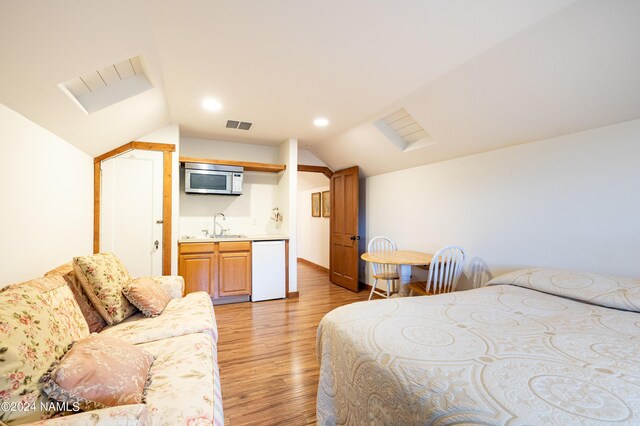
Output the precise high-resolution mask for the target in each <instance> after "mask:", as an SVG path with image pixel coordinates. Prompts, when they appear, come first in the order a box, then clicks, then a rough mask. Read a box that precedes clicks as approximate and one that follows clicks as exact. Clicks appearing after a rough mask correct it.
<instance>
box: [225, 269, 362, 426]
mask: <svg viewBox="0 0 640 426" xmlns="http://www.w3.org/2000/svg"><path fill="white" fill-rule="evenodd" d="M298 290H299V292H300V298H299V299H297V300H296V299H293V300H291V299H289V300H273V301H265V302H258V303H239V304H234V305H222V306H216V307H215V313H216V320H217V322H218V331H219V338H218V363H219V365H220V375H221V385H222V401H223V407H224V415H225V424H227V425H232V426H235V425H248V424H250V425H275V424H286V425H306V424H315V420H316V392H317V386H318V373H319V369H318V363H317V361H316V352H315V349H316V348H315V342H316V329H317V327H318V323H319V322H320V319H322V317H323V316H324V314H326V313H327V312H329V311H331V310H332V309H334V308H337V307H338V306H342V305H346V304H348V303H352V302H357V301H361V300H367V297H368V294H367V292H366V291H361V292H359V293H353V292H351V291H349V290H346V289H343V288H341V287H338V286H336V285H334V284H331V283H330V282H329V278H328V274H327V273H326V272H321V271H319V270H317V269H315V268H312V267H310V266H307V265H304V264H301V263H298Z"/></svg>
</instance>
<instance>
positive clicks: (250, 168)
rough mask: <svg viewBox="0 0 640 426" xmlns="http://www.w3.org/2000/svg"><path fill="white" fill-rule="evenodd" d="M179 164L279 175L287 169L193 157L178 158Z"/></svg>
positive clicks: (262, 164) (266, 164)
mask: <svg viewBox="0 0 640 426" xmlns="http://www.w3.org/2000/svg"><path fill="white" fill-rule="evenodd" d="M180 162H181V163H203V164H224V165H226V166H239V167H244V171H245V172H267V173H280V172H282V171H284V170H285V169H286V168H287V166H286V165H285V164H269V163H254V162H251V161H233V160H213V159H211V158H195V157H180Z"/></svg>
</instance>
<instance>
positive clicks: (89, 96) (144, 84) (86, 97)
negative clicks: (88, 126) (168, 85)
mask: <svg viewBox="0 0 640 426" xmlns="http://www.w3.org/2000/svg"><path fill="white" fill-rule="evenodd" d="M58 87H60V89H61V90H62V91H63V92H64V93H65V94H66V95H67V96H69V98H71V100H72V101H74V103H75V104H76V105H78V106H79V107H80V108H81V109H82V110H83V111H84V112H85V113H87V114H91V113H93V112H96V111H99V110H101V109H103V108H106V107H108V106H110V105H113V104H115V103H118V102H120V101H123V100H125V99H128V98H130V97H132V96H135V95H137V94H140V93H142V92H145V91H147V90H149V89H151V88H153V86H152V85H151V82H150V81H149V78H148V77H147V73H146V72H145V68H144V66H143V60H142V57H141V56H135V57H133V58H129V59H126V60H124V61H121V62H118V63H116V64H111V65H108V66H106V67H104V68H101V69H98V70H95V71H91V72H88V73H86V74H82V75H79V76H78V77H76V78H73V79H71V80H69V81H66V82H64V83H61V84H59V85H58Z"/></svg>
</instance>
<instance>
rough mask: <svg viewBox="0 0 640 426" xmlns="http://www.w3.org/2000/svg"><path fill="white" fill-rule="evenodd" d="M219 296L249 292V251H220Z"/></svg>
mask: <svg viewBox="0 0 640 426" xmlns="http://www.w3.org/2000/svg"><path fill="white" fill-rule="evenodd" d="M219 256H220V293H219V295H220V296H240V295H245V294H251V252H250V251H242V252H227V253H220V255H219Z"/></svg>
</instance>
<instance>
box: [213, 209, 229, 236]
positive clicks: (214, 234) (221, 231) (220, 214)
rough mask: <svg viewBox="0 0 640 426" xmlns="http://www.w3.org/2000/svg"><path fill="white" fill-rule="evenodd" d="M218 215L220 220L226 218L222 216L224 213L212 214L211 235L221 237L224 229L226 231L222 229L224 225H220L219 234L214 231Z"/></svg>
mask: <svg viewBox="0 0 640 426" xmlns="http://www.w3.org/2000/svg"><path fill="white" fill-rule="evenodd" d="M218 216H222V220H227V218H226V217H225V216H224V213H216V214H215V216H213V237H214V238H215V237H222V234H224V231H226V229H224V227H222V226H220V234H218V233H217V232H216V228H217V227H218Z"/></svg>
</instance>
